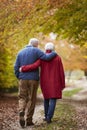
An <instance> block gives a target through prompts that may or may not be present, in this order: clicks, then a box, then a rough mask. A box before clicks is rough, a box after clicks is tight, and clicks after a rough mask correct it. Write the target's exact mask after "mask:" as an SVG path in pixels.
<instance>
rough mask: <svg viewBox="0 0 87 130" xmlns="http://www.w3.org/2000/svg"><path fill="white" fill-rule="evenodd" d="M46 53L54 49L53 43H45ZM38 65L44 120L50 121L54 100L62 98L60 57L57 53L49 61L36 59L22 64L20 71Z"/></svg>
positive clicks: (34, 67) (28, 69) (63, 81)
mask: <svg viewBox="0 0 87 130" xmlns="http://www.w3.org/2000/svg"><path fill="white" fill-rule="evenodd" d="M45 50H46V53H51V51H54V44H53V43H51V42H49V43H47V44H46V45H45ZM39 66H40V68H41V71H40V86H41V90H42V94H43V97H44V114H45V118H44V120H45V121H47V123H51V119H52V118H53V115H54V111H55V106H56V101H57V99H61V98H62V90H63V89H64V88H65V75H64V68H63V64H62V60H61V57H60V56H59V55H57V56H56V57H54V58H53V59H52V60H51V61H44V60H37V61H36V62H35V63H34V64H31V65H26V66H22V67H21V68H20V71H21V72H27V71H32V70H34V69H36V68H38V67H39Z"/></svg>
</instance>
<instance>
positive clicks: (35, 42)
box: [29, 38, 39, 46]
mask: <svg viewBox="0 0 87 130" xmlns="http://www.w3.org/2000/svg"><path fill="white" fill-rule="evenodd" d="M38 44H39V40H38V39H37V38H31V39H30V41H29V45H32V46H36V45H38Z"/></svg>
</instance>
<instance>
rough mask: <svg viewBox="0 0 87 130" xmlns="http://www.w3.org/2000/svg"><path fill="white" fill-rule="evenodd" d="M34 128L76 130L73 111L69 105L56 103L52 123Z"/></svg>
mask: <svg viewBox="0 0 87 130" xmlns="http://www.w3.org/2000/svg"><path fill="white" fill-rule="evenodd" d="M34 128H35V130H78V129H77V122H76V120H75V110H74V108H73V107H72V106H71V105H70V104H68V103H64V102H60V101H58V102H57V105H56V109H55V113H54V117H53V120H52V123H51V124H47V123H43V124H41V125H39V126H35V127H34Z"/></svg>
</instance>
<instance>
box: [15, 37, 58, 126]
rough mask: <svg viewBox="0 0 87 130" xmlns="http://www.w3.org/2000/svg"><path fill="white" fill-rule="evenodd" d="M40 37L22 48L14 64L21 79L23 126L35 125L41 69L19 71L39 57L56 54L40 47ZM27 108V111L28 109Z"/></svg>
mask: <svg viewBox="0 0 87 130" xmlns="http://www.w3.org/2000/svg"><path fill="white" fill-rule="evenodd" d="M38 43H39V41H38V39H36V38H31V39H30V41H29V44H28V45H27V46H26V47H25V48H24V49H22V50H21V51H20V52H19V53H18V55H17V58H16V62H15V65H14V70H15V75H16V77H17V78H18V79H19V123H20V125H21V126H22V127H24V126H25V121H26V126H30V125H34V123H33V121H32V120H33V114H34V109H35V103H36V95H37V89H38V80H39V69H38V68H37V69H36V70H33V71H32V72H25V73H23V72H19V68H20V67H21V66H23V65H27V64H32V63H34V62H35V61H37V60H38V59H42V60H51V59H52V58H54V57H55V56H56V53H55V52H52V53H50V54H45V53H44V52H42V51H41V50H40V49H38ZM26 110H27V111H26ZM25 111H26V119H25V118H24V117H25Z"/></svg>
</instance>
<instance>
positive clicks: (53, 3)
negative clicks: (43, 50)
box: [0, 0, 87, 88]
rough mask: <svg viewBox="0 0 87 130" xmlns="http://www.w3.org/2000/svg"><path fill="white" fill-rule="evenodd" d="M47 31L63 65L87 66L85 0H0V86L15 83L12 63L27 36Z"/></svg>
mask: <svg viewBox="0 0 87 130" xmlns="http://www.w3.org/2000/svg"><path fill="white" fill-rule="evenodd" d="M51 32H53V33H56V34H57V37H56V39H55V40H52V39H51V40H50V39H48V40H50V41H53V42H54V43H55V46H56V50H57V52H58V53H59V54H60V55H61V56H62V57H63V61H64V65H65V69H66V70H67V69H70V70H73V69H77V68H79V69H83V70H87V68H86V64H87V0H78V1H76V0H66V1H65V0H35V1H34V0H27V1H26V0H0V88H1V87H2V88H3V87H13V86H17V80H16V78H15V76H14V70H13V65H14V62H15V58H16V55H17V53H18V51H19V50H20V49H22V48H23V47H24V46H25V45H26V44H27V43H28V40H29V38H31V37H37V38H39V39H40V41H41V42H42V43H43V41H44V42H46V38H45V37H48V36H49V34H50V33H51ZM63 39H65V40H64V41H66V42H63V41H62V40H63ZM57 41H58V42H57ZM60 41H62V44H61V45H60ZM63 44H64V48H63ZM72 44H74V48H72V47H70V45H72ZM41 46H42V47H43V46H44V44H41ZM60 46H61V51H60ZM72 61H73V62H72ZM71 63H72V65H71Z"/></svg>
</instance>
